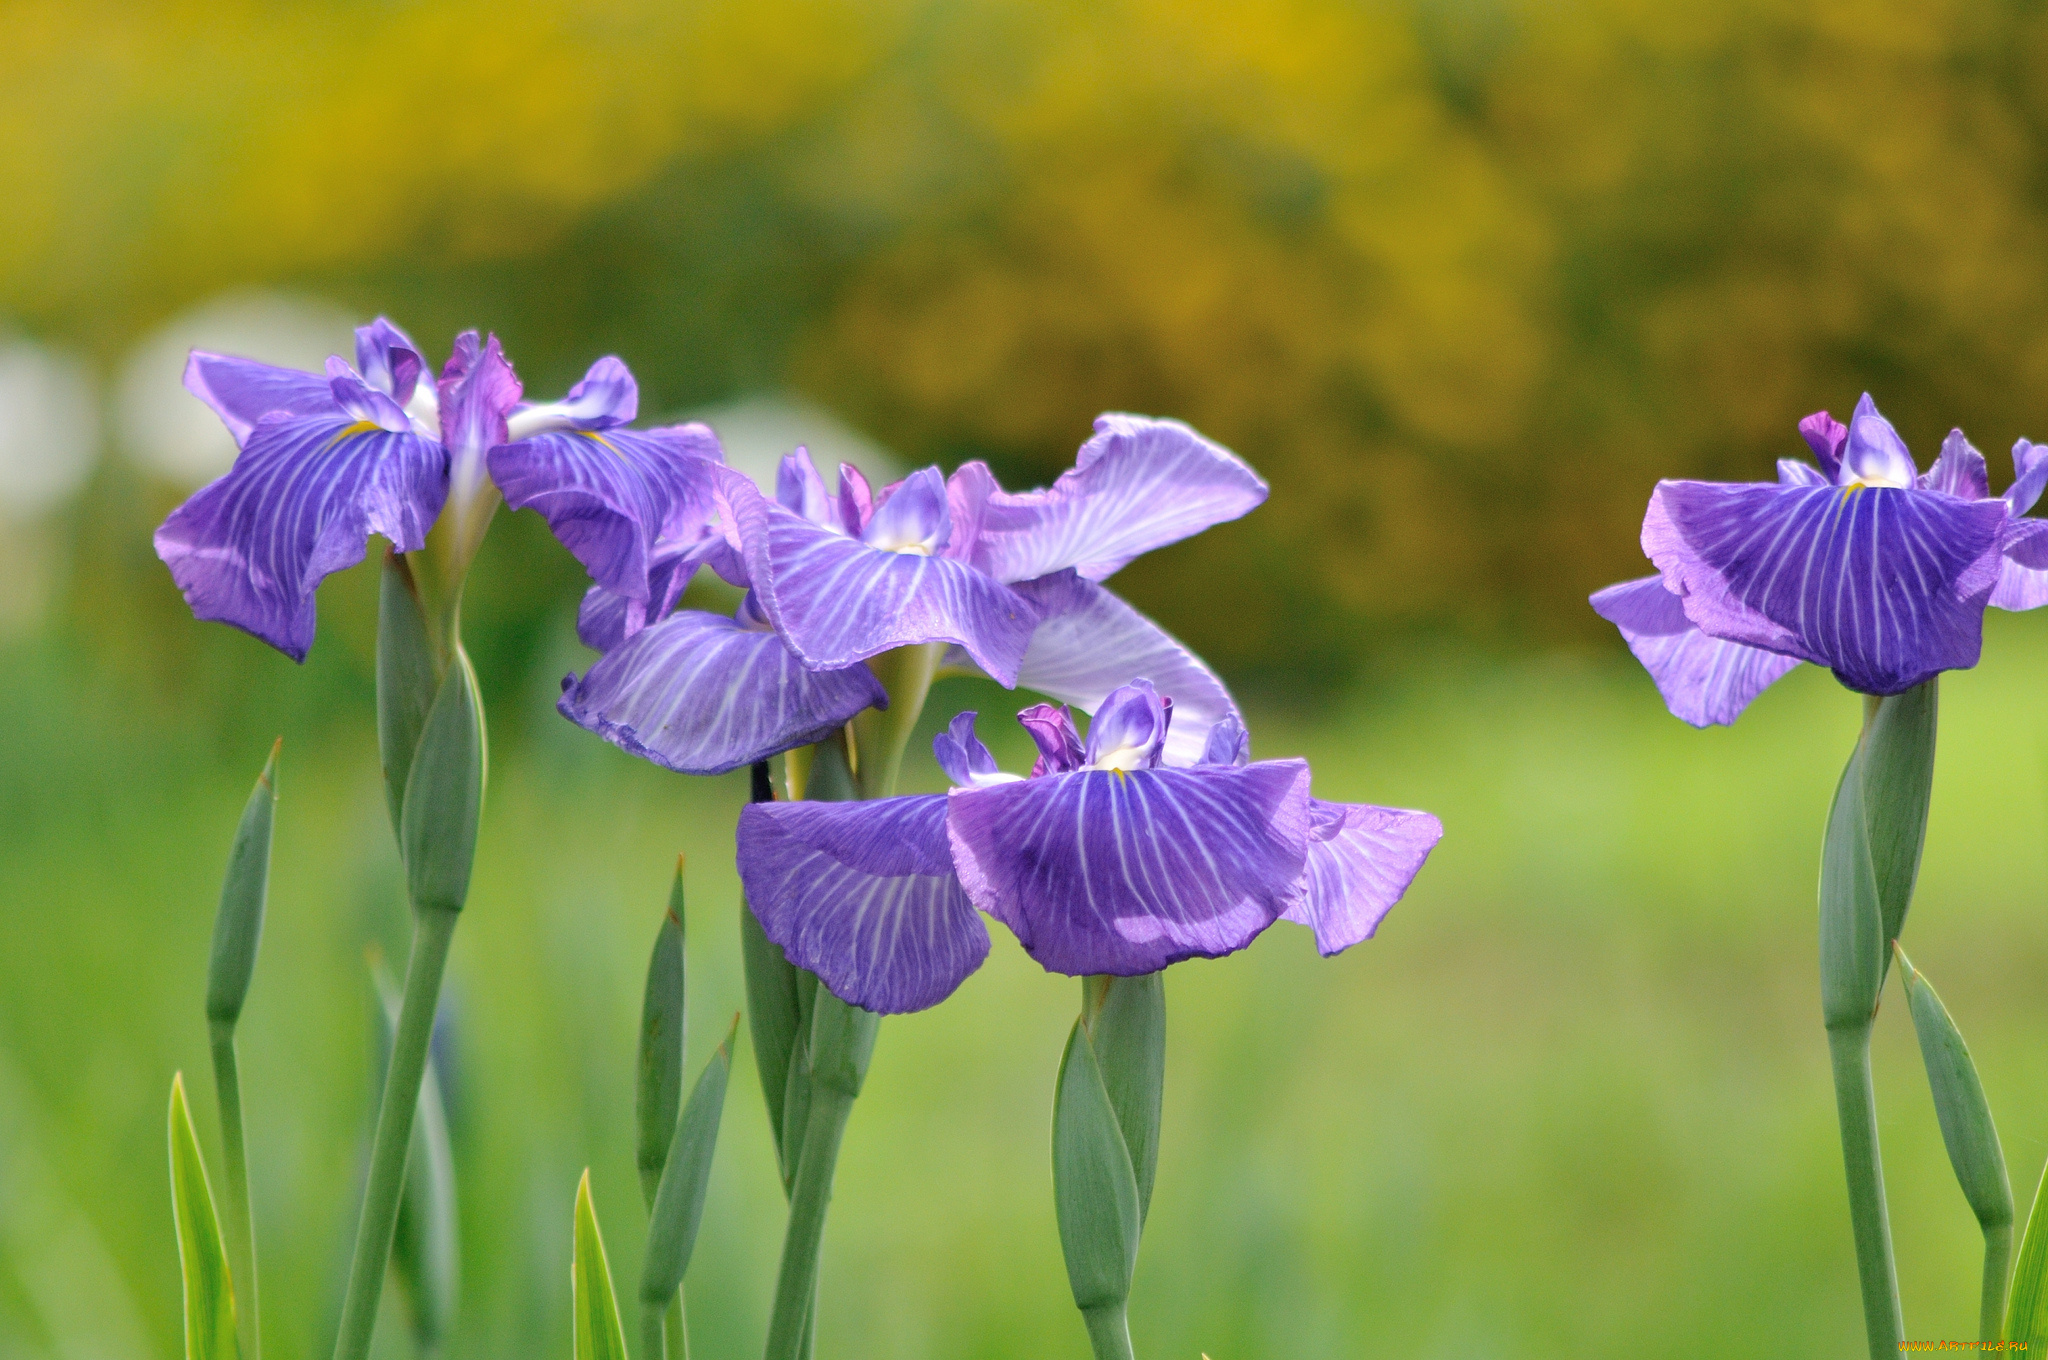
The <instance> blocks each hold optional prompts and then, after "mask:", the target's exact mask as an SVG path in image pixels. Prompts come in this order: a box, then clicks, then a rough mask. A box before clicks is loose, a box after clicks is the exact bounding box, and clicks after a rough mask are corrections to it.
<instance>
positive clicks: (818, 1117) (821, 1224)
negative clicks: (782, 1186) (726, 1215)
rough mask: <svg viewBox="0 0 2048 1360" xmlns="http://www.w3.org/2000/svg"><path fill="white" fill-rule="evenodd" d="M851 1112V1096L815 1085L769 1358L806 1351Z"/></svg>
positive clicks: (794, 1357)
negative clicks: (834, 1180)
mask: <svg viewBox="0 0 2048 1360" xmlns="http://www.w3.org/2000/svg"><path fill="white" fill-rule="evenodd" d="M852 1113H853V1097H852V1096H850V1095H847V1094H846V1093H845V1092H844V1091H840V1090H837V1089H835V1088H833V1087H830V1086H827V1085H824V1084H823V1083H817V1084H815V1085H814V1086H813V1087H812V1092H811V1110H810V1116H809V1118H808V1119H807V1120H806V1121H805V1123H804V1146H803V1152H802V1154H801V1156H799V1158H798V1159H797V1168H796V1183H795V1184H794V1185H792V1186H791V1187H790V1191H789V1228H788V1230H787V1232H786V1233H785V1234H784V1236H783V1239H782V1269H781V1272H780V1273H779V1274H778V1275H777V1277H776V1281H775V1311H774V1313H773V1314H772V1315H771V1316H770V1317H769V1319H768V1348H767V1350H766V1352H765V1355H766V1360H800V1357H802V1356H803V1355H804V1353H805V1336H806V1333H807V1331H808V1330H809V1329H808V1327H807V1326H806V1323H807V1322H808V1320H809V1317H810V1313H811V1300H812V1297H813V1296H814V1294H815V1292H816V1289H817V1284H818V1249H819V1247H820V1245H821V1244H822V1243H823V1241H824V1237H825V1208H826V1206H827V1205H828V1204H830V1203H831V1201H832V1169H833V1167H834V1166H835V1165H836V1164H837V1163H838V1161H839V1139H840V1136H841V1135H842V1134H844V1133H845V1132H846V1119H847V1116H848V1115H850V1114H852Z"/></svg>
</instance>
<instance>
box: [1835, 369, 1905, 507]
mask: <svg viewBox="0 0 2048 1360" xmlns="http://www.w3.org/2000/svg"><path fill="white" fill-rule="evenodd" d="M1919 477H1920V469H1919V468H1918V467H1916V466H1915V465H1914V463H1913V455H1912V454H1911V453H1909V452H1907V450H1906V441H1905V440H1903V439H1901V438H1900V437H1899V432H1898V431H1897V430H1895V429H1893V428H1892V423H1891V422H1890V421H1889V420H1886V419H1885V418H1884V417H1883V416H1881V415H1879V414H1878V411H1877V403H1876V402H1874V401H1872V400H1871V399H1870V394H1869V393H1868V392H1865V393H1864V394H1863V399H1862V400H1861V401H1859V402H1857V403H1856V414H1854V415H1852V416H1850V417H1849V442H1848V443H1847V444H1845V445H1844V446H1843V448H1842V470H1841V472H1840V473H1838V474H1837V475H1836V480H1837V481H1839V482H1841V483H1843V484H1845V485H1846V484H1848V483H1850V482H1852V481H1853V482H1861V483H1863V484H1864V485H1865V486H1893V487H1907V486H1912V485H1913V484H1914V483H1915V482H1916V481H1918V480H1919Z"/></svg>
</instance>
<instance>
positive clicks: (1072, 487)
mask: <svg viewBox="0 0 2048 1360" xmlns="http://www.w3.org/2000/svg"><path fill="white" fill-rule="evenodd" d="M1265 499H1266V483H1265V482H1264V481H1263V480H1261V479H1260V477H1259V475H1258V474H1257V473H1256V472H1253V471H1252V470H1251V468H1250V467H1248V466H1247V465H1246V464H1245V462H1244V460H1243V459H1241V458H1239V457H1238V456H1237V455H1236V454H1234V453H1232V452H1231V451H1230V450H1229V449H1226V448H1224V447H1223V446H1222V445H1221V444H1217V443H1213V442H1211V441H1210V440H1207V439H1204V438H1203V437H1202V436H1201V435H1199V434H1196V433H1195V432H1194V431H1193V430H1191V429H1189V428H1188V427H1187V426H1185V425H1183V424H1181V423H1180V422H1179V421H1177V420H1152V419H1148V418H1147V417H1144V416H1130V415H1114V414H1112V415H1105V416H1101V417H1099V418H1098V419H1097V420H1096V422H1095V437H1094V438H1093V439H1090V440H1089V441H1088V442H1087V443H1086V444H1084V445H1082V446H1081V452H1080V455H1079V457H1078V458H1076V459H1075V462H1074V466H1073V469H1072V470H1071V471H1068V472H1063V473H1061V474H1060V478H1059V480H1058V481H1057V482H1054V483H1053V485H1052V487H1051V489H1049V490H1046V491H1027V492H1024V493H1022V494H1017V495H1013V494H1010V493H1008V492H1003V491H992V492H990V493H988V495H987V500H986V505H985V506H984V507H983V509H982V512H981V516H980V519H981V523H980V532H979V535H978V538H977V541H976V542H975V544H974V547H973V553H974V557H973V560H974V562H975V563H976V564H977V565H979V566H980V567H981V568H982V569H983V570H985V571H987V572H988V573H989V574H990V575H992V576H994V577H996V578H997V579H998V580H1003V581H1028V580H1031V579H1032V578H1034V577H1039V576H1046V575H1049V574H1051V573H1053V572H1056V571H1062V570H1065V569H1066V568H1068V567H1073V568H1076V569H1077V570H1078V571H1079V572H1080V573H1081V575H1082V576H1085V577H1087V578H1088V579H1089V580H1092V581H1099V580H1102V579H1103V578H1104V577H1106V576H1108V575H1110V574H1111V573H1112V572H1115V571H1116V570H1118V569H1119V568H1121V567H1122V566H1123V565H1124V564H1125V563H1127V562H1129V561H1130V560H1131V559H1132V558H1134V557H1136V556H1138V555H1139V554H1140V553H1146V552H1150V551H1151V550H1152V549H1154V548H1162V547H1165V546H1166V545H1167V544H1169V543H1175V542H1178V541H1179V540H1181V539H1183V538H1186V537H1188V536H1189V535H1191V534H1196V533H1200V532H1201V531H1202V530H1204V529H1206V528H1208V527H1209V526H1210V525H1212V524H1221V523H1223V522H1224V521H1225V520H1232V519H1236V518H1237V517H1238V516H1240V515H1242V514H1245V513H1246V512H1247V511H1249V510H1251V509H1253V508H1254V507H1255V506H1257V505H1258V504H1259V503H1260V502H1261V501H1263V500H1265Z"/></svg>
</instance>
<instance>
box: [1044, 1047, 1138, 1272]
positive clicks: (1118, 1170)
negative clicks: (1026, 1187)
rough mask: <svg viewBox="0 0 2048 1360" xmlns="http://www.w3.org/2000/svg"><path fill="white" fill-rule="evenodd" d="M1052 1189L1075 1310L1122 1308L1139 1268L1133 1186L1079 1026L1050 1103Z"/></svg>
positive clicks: (1114, 1119) (1117, 1128) (1116, 1126)
mask: <svg viewBox="0 0 2048 1360" xmlns="http://www.w3.org/2000/svg"><path fill="white" fill-rule="evenodd" d="M1052 1183H1053V1202H1054V1206H1055V1208H1056V1209H1057V1211H1058V1217H1059V1226H1060V1251H1061V1252H1062V1254H1064V1255H1065V1257H1066V1259H1067V1281H1068V1283H1069V1284H1071V1285H1072V1286H1073V1290H1074V1306H1075V1307H1077V1308H1080V1309H1082V1310H1084V1311H1085V1310H1087V1309H1091V1308H1104V1307H1109V1306H1112V1305H1115V1304H1120V1303H1122V1302H1124V1300H1125V1299H1127V1298H1129V1297H1130V1292H1131V1272H1132V1271H1133V1270H1134V1269H1136V1267H1137V1262H1138V1232H1139V1210H1138V1181H1137V1177H1136V1175H1135V1174H1134V1173H1133V1172H1132V1169H1131V1154H1130V1149H1129V1148H1128V1147H1127V1146H1126V1144H1125V1142H1124V1134H1123V1129H1122V1127H1121V1126H1120V1125H1119V1124H1118V1123H1117V1117H1116V1111H1115V1110H1114V1109H1112V1108H1111V1106H1110V1103H1109V1092H1108V1091H1107V1090H1106V1089H1105V1088H1104V1087H1103V1084H1102V1072H1101V1069H1100V1067H1099V1066H1098V1065H1097V1062H1096V1058H1095V1049H1094V1046H1093V1045H1092V1044H1091V1043H1090V1042H1089V1041H1088V1034H1087V1031H1086V1030H1085V1029H1083V1028H1082V1025H1081V1022H1080V1021H1078V1020H1077V1021H1075V1022H1074V1029H1073V1033H1071V1034H1070V1035H1068V1036H1067V1050H1066V1053H1065V1054H1064V1055H1063V1056H1062V1057H1061V1059H1060V1075H1059V1088H1058V1094H1057V1096H1056V1097H1055V1098H1054V1101H1053V1115H1052Z"/></svg>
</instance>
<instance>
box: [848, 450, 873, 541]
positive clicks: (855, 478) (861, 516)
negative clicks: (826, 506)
mask: <svg viewBox="0 0 2048 1360" xmlns="http://www.w3.org/2000/svg"><path fill="white" fill-rule="evenodd" d="M874 513H875V495H874V492H872V491H870V490H869V489H868V479H867V477H866V475H865V474H863V473H862V472H861V470H860V469H859V468H857V467H855V466H854V465H853V464H851V463H841V464H840V465H839V522H840V523H841V524H843V525H844V526H845V527H846V532H847V533H849V534H854V535H859V534H860V533H861V532H862V531H863V530H865V529H866V528H867V527H868V519H869V517H870V516H872V515H873V514H874Z"/></svg>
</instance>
